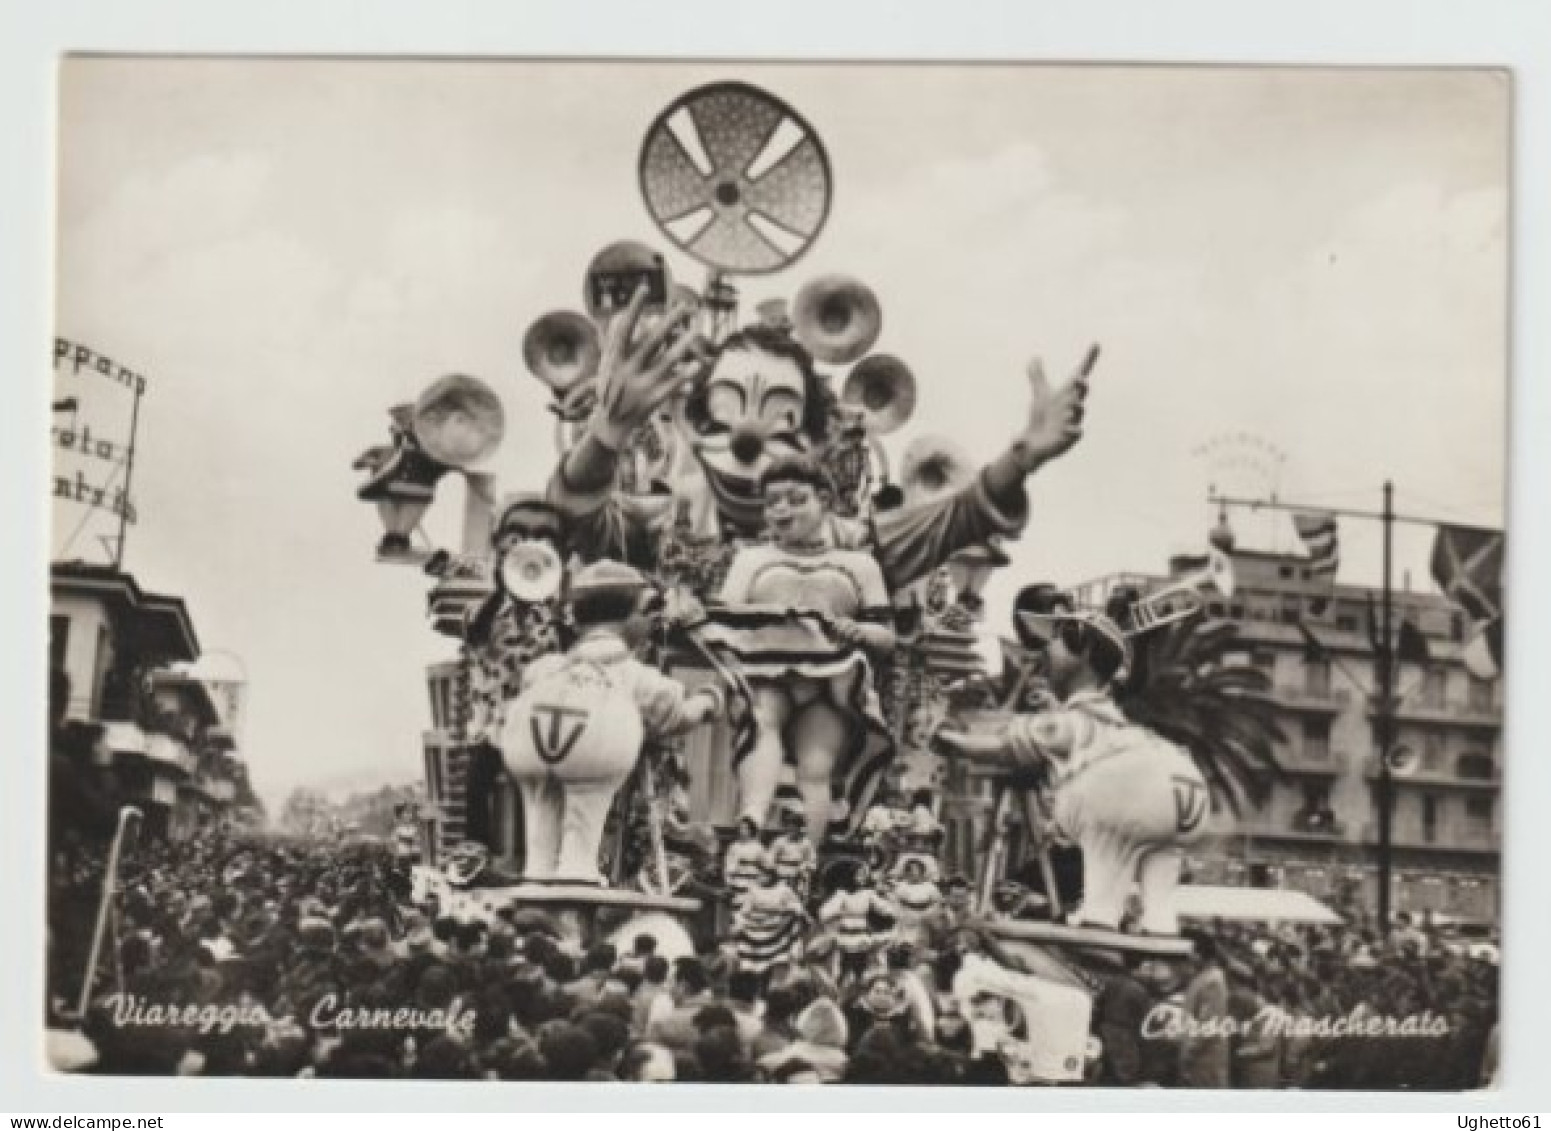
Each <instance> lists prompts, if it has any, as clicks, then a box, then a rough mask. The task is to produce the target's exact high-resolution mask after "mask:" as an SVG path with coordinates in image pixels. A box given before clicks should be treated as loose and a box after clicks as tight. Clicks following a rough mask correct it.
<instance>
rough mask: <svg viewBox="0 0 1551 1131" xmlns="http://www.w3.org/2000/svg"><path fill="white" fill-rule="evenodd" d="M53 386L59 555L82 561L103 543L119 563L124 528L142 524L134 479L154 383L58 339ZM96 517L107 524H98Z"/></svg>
mask: <svg viewBox="0 0 1551 1131" xmlns="http://www.w3.org/2000/svg"><path fill="white" fill-rule="evenodd" d="M54 382H55V396H54V402H53V424H52V427H51V428H50V433H51V438H52V440H53V444H54V448H55V454H54V492H53V494H54V499H55V509H56V520H55V530H56V539H55V556H56V557H58V558H69V557H79V556H81V550H80V549H79V547H81V546H91V545H102V546H104V547H105V548H106V550H107V552H108V554H109V556H110V557H111V558H112V560H113V562H114V563H115V564H117V563H118V561H119V560H120V558H121V556H122V551H123V546H122V541H123V531H124V528H125V527H126V526H127V525H128V524H129V523H132V522H135V521H137V520H138V518H139V515H138V513H137V512H136V508H135V504H134V501H133V499H132V498H131V495H130V475H131V472H132V471H133V468H134V448H135V430H136V426H137V423H138V420H139V412H138V409H139V401H140V397H141V396H142V395H144V393H145V391H146V388H147V385H148V382H147V381H146V378H145V376H144V375H143V374H141V373H139V372H137V371H136V370H133V369H131V368H129V367H128V366H126V365H123V364H121V363H119V362H117V361H114V360H113V359H112V358H110V357H108V356H107V355H106V354H102V353H99V352H97V351H96V350H94V349H92V348H91V347H90V346H86V345H82V344H80V343H79V342H73V341H70V340H69V339H66V338H55V339H54ZM126 392H127V393H128V396H124V395H122V394H124V393H126ZM60 504H80V506H81V507H83V508H85V510H84V513H82V512H80V511H75V512H74V513H68V512H67V514H65V515H61V514H60V512H59V510H58V508H59V505H60ZM97 514H101V515H103V516H105V518H103V519H96V520H94V515H97ZM106 522H111V523H112V525H111V526H107V525H105V523H106Z"/></svg>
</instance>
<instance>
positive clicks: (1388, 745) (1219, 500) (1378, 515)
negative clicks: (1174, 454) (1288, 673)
mask: <svg viewBox="0 0 1551 1131" xmlns="http://www.w3.org/2000/svg"><path fill="white" fill-rule="evenodd" d="M1207 501H1208V502H1210V503H1211V504H1213V505H1214V506H1218V507H1243V508H1246V509H1248V510H1252V511H1258V510H1270V511H1288V512H1304V513H1317V514H1328V515H1333V516H1335V517H1337V518H1360V519H1367V520H1370V521H1373V520H1377V521H1378V522H1381V523H1382V524H1383V526H1384V584H1383V591H1382V592H1383V604H1382V607H1381V612H1380V626H1381V627H1380V632H1379V638H1378V639H1377V640H1375V641H1374V657H1373V658H1374V674H1375V676H1376V677H1377V678H1376V679H1375V681H1374V682H1375V683H1376V684H1377V686H1376V687H1375V688H1374V694H1373V701H1374V703H1373V705H1374V713H1375V716H1376V718H1375V720H1374V731H1375V735H1374V737H1375V740H1376V741H1375V745H1376V746H1377V747H1378V756H1379V772H1378V788H1377V792H1376V796H1375V798H1374V800H1375V803H1376V805H1377V806H1378V818H1379V819H1378V826H1379V827H1378V833H1379V836H1378V841H1379V843H1378V871H1379V893H1378V895H1379V900H1378V902H1379V907H1378V911H1379V930H1380V931H1381V932H1383V933H1384V934H1385V935H1388V934H1389V924H1390V888H1391V886H1392V883H1391V877H1392V875H1393V872H1394V832H1393V825H1394V821H1393V818H1394V806H1395V777H1394V773H1393V771H1392V769H1391V767H1390V756H1391V753H1392V752H1393V750H1394V746H1395V674H1396V673H1395V667H1396V665H1395V639H1394V631H1393V629H1394V607H1395V590H1394V581H1393V577H1392V574H1393V571H1394V534H1395V523H1397V522H1404V523H1409V524H1413V525H1417V526H1439V525H1443V524H1442V523H1441V522H1440V521H1439V520H1437V519H1429V518H1420V517H1415V516H1410V515H1397V514H1396V513H1395V505H1394V504H1395V485H1394V484H1393V483H1392V482H1391V481H1389V480H1385V481H1384V505H1383V507H1382V509H1380V510H1378V511H1362V510H1343V509H1340V508H1336V507H1326V506H1319V505H1316V504H1301V503H1289V502H1285V501H1283V500H1280V499H1275V498H1273V499H1239V498H1230V497H1228V496H1226V495H1219V494H1218V493H1217V491H1216V489H1215V488H1214V489H1212V490H1211V491H1209V492H1208V494H1207Z"/></svg>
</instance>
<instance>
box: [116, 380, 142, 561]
mask: <svg viewBox="0 0 1551 1131" xmlns="http://www.w3.org/2000/svg"><path fill="white" fill-rule="evenodd" d="M141 395H142V394H141V391H140V386H139V385H138V384H137V385H136V386H135V400H134V407H133V408H131V409H130V412H129V447H128V448H127V449H126V450H125V453H124V505H123V506H122V507H120V508H119V515H118V539H117V541H116V542H115V543H114V545H113V568H114V569H115V570H118V569H122V568H123V566H124V537H125V535H127V534H128V533H129V507H130V501H129V484H130V479H131V477H132V476H133V475H134V471H135V440H136V439H137V438H138V436H139V434H140V397H141Z"/></svg>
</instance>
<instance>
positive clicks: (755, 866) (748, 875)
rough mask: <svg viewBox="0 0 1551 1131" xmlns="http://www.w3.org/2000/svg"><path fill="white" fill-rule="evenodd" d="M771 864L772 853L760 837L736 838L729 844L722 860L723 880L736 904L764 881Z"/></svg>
mask: <svg viewBox="0 0 1551 1131" xmlns="http://www.w3.org/2000/svg"><path fill="white" fill-rule="evenodd" d="M769 865H770V854H769V852H768V851H767V850H766V849H765V846H764V845H763V844H761V843H760V842H759V840H758V838H755V839H754V840H735V841H733V842H732V843H731V844H729V845H728V846H727V855H726V857H725V858H724V859H723V860H722V881H723V882H724V883H725V884H726V885H727V890H728V892H729V893H731V898H732V902H733V905H734V906H737V905H738V904H739V903H741V902H742V901H743V897H744V896H745V895H747V894H748V892H749V891H750V889H752V888H757V887H758V886H759V885H760V884H761V883H762V882H763V881H764V878H765V869H766V868H768V867H769Z"/></svg>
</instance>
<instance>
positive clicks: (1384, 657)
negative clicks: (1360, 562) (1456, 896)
mask: <svg viewBox="0 0 1551 1131" xmlns="http://www.w3.org/2000/svg"><path fill="white" fill-rule="evenodd" d="M1380 521H1381V522H1383V524H1384V603H1383V606H1382V607H1383V612H1382V613H1381V614H1380V615H1381V617H1382V620H1383V628H1382V629H1381V631H1380V636H1379V647H1378V650H1377V652H1376V653H1375V655H1374V662H1375V663H1376V664H1377V665H1378V676H1379V718H1378V731H1379V734H1378V738H1379V796H1378V803H1379V930H1380V931H1381V932H1382V933H1383V934H1384V935H1385V936H1388V935H1389V904H1390V886H1391V882H1390V872H1391V869H1392V867H1393V859H1392V857H1393V856H1394V833H1393V831H1392V829H1393V826H1394V816H1395V775H1394V774H1393V773H1392V772H1391V770H1390V764H1389V758H1390V751H1391V750H1393V749H1394V745H1395V638H1394V635H1393V634H1392V632H1391V628H1392V624H1391V622H1392V619H1393V614H1394V604H1395V594H1394V586H1393V582H1392V580H1391V572H1392V570H1393V560H1392V559H1393V552H1394V538H1395V486H1394V484H1393V483H1391V482H1390V481H1389V480H1388V479H1386V480H1385V481H1384V512H1383V514H1382V515H1381V516H1380Z"/></svg>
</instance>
